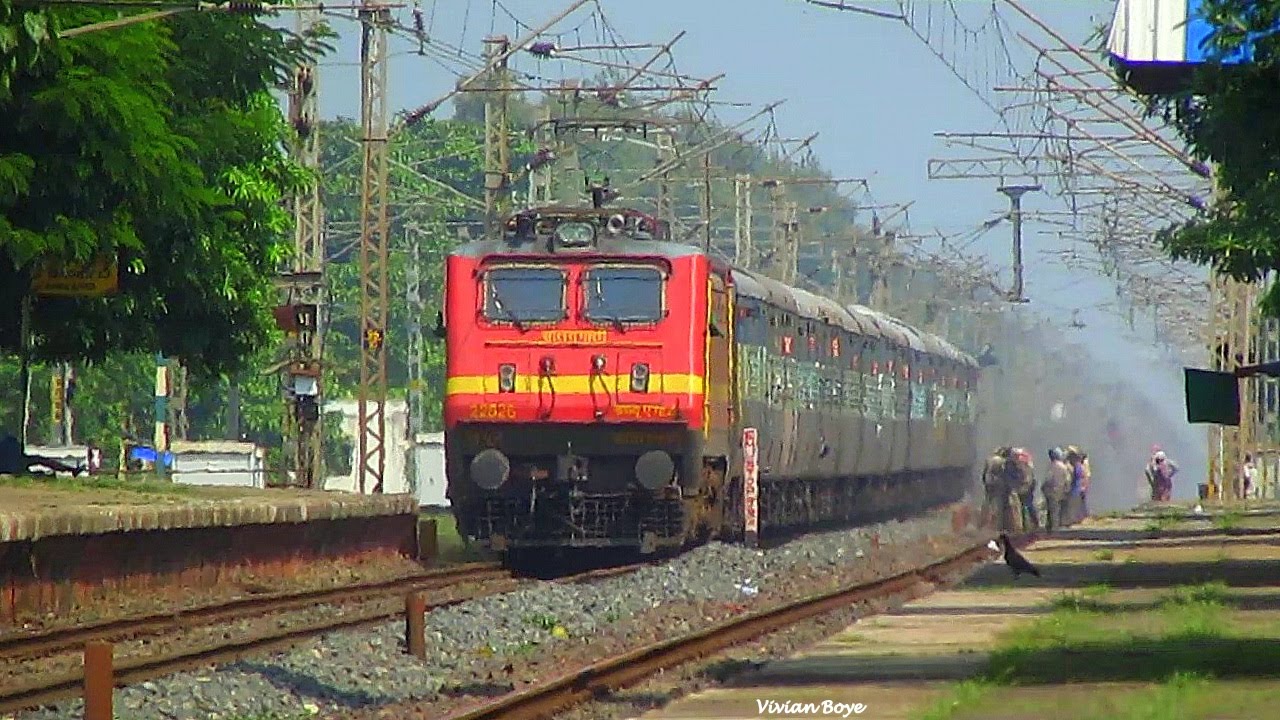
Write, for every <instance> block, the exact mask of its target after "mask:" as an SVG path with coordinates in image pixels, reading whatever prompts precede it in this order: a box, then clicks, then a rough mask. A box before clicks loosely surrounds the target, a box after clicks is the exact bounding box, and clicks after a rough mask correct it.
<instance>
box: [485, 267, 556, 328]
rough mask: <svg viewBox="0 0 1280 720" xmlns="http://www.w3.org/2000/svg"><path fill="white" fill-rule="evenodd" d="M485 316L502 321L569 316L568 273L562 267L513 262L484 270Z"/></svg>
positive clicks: (528, 321)
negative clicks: (567, 299) (566, 296)
mask: <svg viewBox="0 0 1280 720" xmlns="http://www.w3.org/2000/svg"><path fill="white" fill-rule="evenodd" d="M482 284H483V291H484V316H485V319H487V320H491V321H494V322H501V323H515V324H520V323H536V322H556V321H559V320H563V319H564V318H565V314H566V313H565V286H566V285H567V277H566V275H565V272H564V271H563V270H561V269H560V268H556V267H550V266H535V265H510V266H500V267H494V268H490V269H489V270H486V271H485V273H484V280H483V283H482Z"/></svg>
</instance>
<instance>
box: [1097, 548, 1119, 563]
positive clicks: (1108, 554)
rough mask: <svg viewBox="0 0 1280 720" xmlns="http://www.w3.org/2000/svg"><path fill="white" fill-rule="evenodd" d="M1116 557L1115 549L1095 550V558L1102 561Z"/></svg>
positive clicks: (1108, 560) (1109, 560)
mask: <svg viewBox="0 0 1280 720" xmlns="http://www.w3.org/2000/svg"><path fill="white" fill-rule="evenodd" d="M1115 557H1116V553H1115V551H1114V550H1095V551H1094V553H1093V558H1094V559H1095V560H1098V561H1100V562H1111V561H1112V560H1114V559H1115Z"/></svg>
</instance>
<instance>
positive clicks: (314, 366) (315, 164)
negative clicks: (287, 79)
mask: <svg viewBox="0 0 1280 720" xmlns="http://www.w3.org/2000/svg"><path fill="white" fill-rule="evenodd" d="M320 22H321V19H320V11H319V9H317V8H306V9H301V10H299V11H298V16H297V23H298V32H299V34H300V35H306V34H309V33H311V32H313V31H314V30H315V29H316V28H317V27H318V26H319V25H320ZM318 75H319V70H318V68H317V66H316V64H315V62H313V61H304V62H303V63H301V64H299V65H298V67H296V68H295V69H294V73H293V85H292V87H291V88H290V89H289V124H290V125H291V126H292V127H293V130H294V134H295V137H294V142H293V147H292V148H291V150H292V155H293V159H294V161H295V162H297V163H298V164H300V165H302V166H303V167H305V168H307V169H308V170H310V171H311V172H312V173H313V174H314V179H315V182H314V183H313V184H312V185H310V186H309V187H307V188H306V189H304V190H302V191H301V192H299V193H298V195H297V196H295V197H294V198H293V218H294V237H293V257H292V258H291V266H290V267H289V269H288V272H286V273H285V287H286V288H287V300H286V303H285V307H286V309H287V310H288V312H289V317H286V318H285V323H286V325H287V326H288V328H289V330H290V334H291V335H292V338H291V343H290V345H289V348H288V355H287V358H286V362H285V372H286V383H285V407H286V410H285V422H284V438H285V456H286V458H288V463H289V466H290V468H291V469H292V471H293V474H294V482H295V483H296V484H297V485H299V486H301V487H304V488H316V487H323V485H324V467H323V460H324V448H323V436H324V433H323V428H322V423H323V415H324V412H323V403H324V393H323V387H324V378H323V358H322V355H323V352H324V341H323V332H324V328H323V316H324V313H323V311H322V306H323V304H324V302H323V301H324V292H325V287H324V251H325V248H324V244H325V234H324V207H323V205H322V204H321V201H320V177H319V176H320V115H319V96H320V89H319V82H318V81H319V77H318ZM235 394H236V396H237V397H236V401H237V402H238V395H239V393H238V392H237V393H235ZM237 415H238V413H237ZM233 424H235V425H238V424H239V418H238V416H237V417H236V418H235V419H234V423H233ZM235 432H236V433H237V438H236V439H239V438H238V429H237V430H235Z"/></svg>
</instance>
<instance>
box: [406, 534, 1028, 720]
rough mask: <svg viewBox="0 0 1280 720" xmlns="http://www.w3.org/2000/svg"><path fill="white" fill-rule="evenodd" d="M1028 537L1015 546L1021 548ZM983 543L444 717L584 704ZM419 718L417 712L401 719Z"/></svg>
mask: <svg viewBox="0 0 1280 720" xmlns="http://www.w3.org/2000/svg"><path fill="white" fill-rule="evenodd" d="M1029 540H1030V538H1021V539H1019V540H1016V541H1015V543H1014V544H1015V545H1018V546H1025V545H1026V544H1027V543H1028V542H1029ZM990 552H991V550H990V548H989V547H988V546H987V543H985V542H984V543H982V544H981V545H975V546H973V547H970V548H968V549H966V550H964V551H963V552H960V553H958V554H956V555H952V556H951V557H949V558H947V559H945V560H942V561H939V562H935V563H932V564H930V565H926V566H925V567H922V568H917V569H915V570H911V571H909V572H905V573H900V574H898V575H894V576H892V577H888V578H883V579H880V580H875V581H873V582H869V583H859V584H857V585H852V586H849V587H845V588H842V589H840V590H836V591H834V592H830V593H824V594H821V595H816V596H812V597H809V598H805V599H803V600H799V601H797V602H792V603H787V604H785V605H782V606H780V607H776V608H771V609H768V610H762V611H759V612H755V613H751V614H749V615H745V616H743V617H741V618H736V619H734V620H729V621H727V622H724V623H720V624H718V625H714V626H712V627H710V628H707V629H705V630H700V631H698V632H695V633H692V634H690V635H686V636H684V637H679V638H674V639H672V640H665V641H663V642H659V643H655V644H653V645H649V646H646V647H642V648H639V649H637V650H633V651H631V652H627V653H625V654H622V655H618V656H615V657H613V658H610V659H607V660H604V661H601V662H598V663H595V664H593V665H590V666H588V667H587V668H585V669H583V670H579V671H577V672H573V673H570V674H567V675H562V676H560V677H558V678H555V679H552V680H550V681H547V682H545V683H541V684H539V685H536V686H534V687H532V688H528V689H525V690H520V691H517V692H514V693H510V694H508V695H506V696H504V697H503V698H501V699H500V700H498V701H497V702H496V703H492V704H490V705H486V706H484V707H482V708H479V709H475V710H470V711H464V712H462V713H459V714H455V715H452V716H450V718H449V720H499V719H506V718H519V719H520V720H536V719H539V718H549V717H553V716H554V713H557V712H561V711H563V710H565V709H566V708H570V707H573V706H575V705H578V704H581V703H583V702H587V701H589V700H591V699H593V698H595V697H598V696H600V695H601V694H602V693H607V692H610V691H613V690H616V689H618V688H623V687H626V686H628V685H633V684H635V683H637V682H639V681H641V680H644V679H646V678H648V677H650V676H652V675H655V674H657V673H659V672H661V671H663V670H666V669H668V668H672V667H675V666H678V665H682V664H684V663H687V662H690V661H693V660H698V659H700V658H703V657H706V656H708V655H711V654H713V653H715V652H718V651H721V650H724V649H726V648H729V647H732V646H734V645H738V644H741V643H745V642H749V641H752V640H755V639H757V638H759V637H761V636H763V635H767V634H769V633H772V632H776V631H778V630H780V629H783V628H786V627H789V626H791V625H794V624H796V623H799V622H802V621H804V620H808V619H810V618H813V617H816V616H819V615H823V614H825V613H828V612H830V611H832V610H837V609H839V608H842V607H845V606H848V605H850V604H852V603H856V602H860V601H865V600H872V599H878V598H883V597H885V596H891V595H895V594H898V593H901V592H903V591H905V590H909V589H910V588H912V587H913V586H915V585H916V584H917V583H921V582H932V583H935V584H937V583H938V582H940V581H941V580H943V579H944V576H946V575H948V574H950V573H954V572H956V571H960V570H963V569H965V568H967V567H969V566H971V565H973V564H974V563H975V562H978V561H981V560H984V559H985V558H986V557H987V556H988V554H989V553H990ZM412 716H416V717H425V716H426V715H424V714H422V713H415V714H414V715H406V717H412Z"/></svg>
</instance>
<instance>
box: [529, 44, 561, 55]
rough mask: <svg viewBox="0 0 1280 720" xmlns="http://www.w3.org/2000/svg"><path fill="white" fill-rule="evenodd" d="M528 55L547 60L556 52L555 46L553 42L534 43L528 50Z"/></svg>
mask: <svg viewBox="0 0 1280 720" xmlns="http://www.w3.org/2000/svg"><path fill="white" fill-rule="evenodd" d="M528 50H529V54H530V55H537V56H538V57H546V58H549V57H551V56H552V55H554V54H555V52H556V44H555V43H553V42H536V43H534V44H532V45H530V46H529V48H528Z"/></svg>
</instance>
